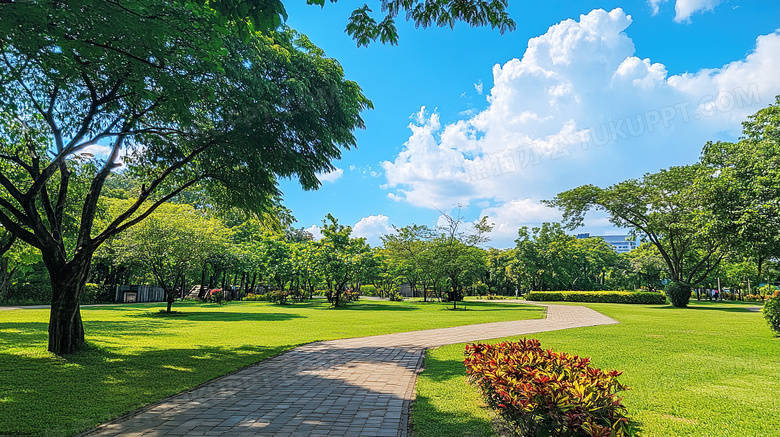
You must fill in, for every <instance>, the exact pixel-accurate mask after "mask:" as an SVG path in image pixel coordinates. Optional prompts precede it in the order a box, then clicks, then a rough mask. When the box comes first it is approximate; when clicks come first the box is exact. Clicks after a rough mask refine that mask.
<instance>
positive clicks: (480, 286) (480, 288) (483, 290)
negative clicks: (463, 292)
mask: <svg viewBox="0 0 780 437" xmlns="http://www.w3.org/2000/svg"><path fill="white" fill-rule="evenodd" d="M488 292H490V287H488V286H487V285H486V284H485V283H483V282H482V281H477V282H476V283H475V284H474V293H475V294H476V295H478V296H482V295H483V294H488Z"/></svg>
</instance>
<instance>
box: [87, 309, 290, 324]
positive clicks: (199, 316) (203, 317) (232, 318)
mask: <svg viewBox="0 0 780 437" xmlns="http://www.w3.org/2000/svg"><path fill="white" fill-rule="evenodd" d="M127 317H132V318H138V319H150V320H163V321H164V320H187V321H193V322H246V321H258V322H279V321H284V320H291V319H302V318H306V316H301V315H299V314H290V313H243V312H232V311H212V310H208V311H186V310H182V311H177V312H176V313H173V314H166V313H164V312H159V311H149V312H138V313H137V314H128V315H127ZM101 323H103V322H101Z"/></svg>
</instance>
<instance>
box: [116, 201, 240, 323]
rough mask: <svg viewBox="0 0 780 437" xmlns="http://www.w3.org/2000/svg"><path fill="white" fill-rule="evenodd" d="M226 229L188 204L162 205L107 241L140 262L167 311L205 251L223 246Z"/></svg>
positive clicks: (127, 258)
mask: <svg viewBox="0 0 780 437" xmlns="http://www.w3.org/2000/svg"><path fill="white" fill-rule="evenodd" d="M228 237H229V231H228V230H227V228H225V227H224V226H223V225H222V223H221V222H220V221H218V220H216V219H213V218H207V217H204V216H203V215H202V214H201V213H199V212H198V211H196V210H194V209H193V208H192V207H191V206H189V205H173V204H169V205H163V206H161V207H160V208H159V209H158V210H157V211H155V213H154V214H152V215H150V216H149V218H148V219H147V220H144V221H143V222H142V223H139V224H138V225H137V226H134V227H133V228H131V229H130V230H128V231H127V232H126V233H124V234H123V235H122V236H121V237H120V238H117V239H116V240H115V241H112V242H111V243H109V246H113V248H114V249H115V251H116V253H117V255H118V256H119V257H120V259H122V260H124V261H125V262H127V263H132V262H136V263H138V264H140V265H141V266H142V267H143V268H144V269H145V270H146V271H147V272H149V273H150V274H151V275H152V277H153V278H154V280H155V282H156V283H157V284H159V285H160V287H162V289H163V291H164V292H165V296H166V301H167V302H168V306H167V312H169V313H170V312H171V306H172V305H173V302H174V300H175V299H176V298H177V297H178V295H179V294H180V292H181V291H182V290H183V289H184V288H185V284H186V282H187V278H188V276H189V277H190V278H192V277H194V276H195V275H197V273H198V272H199V270H200V267H201V266H202V265H203V263H204V262H205V261H206V258H207V257H208V256H209V254H211V253H214V252H220V251H224V250H226V249H227V241H228Z"/></svg>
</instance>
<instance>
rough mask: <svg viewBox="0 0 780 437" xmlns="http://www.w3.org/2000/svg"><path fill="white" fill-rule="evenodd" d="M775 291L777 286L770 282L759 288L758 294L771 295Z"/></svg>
mask: <svg viewBox="0 0 780 437" xmlns="http://www.w3.org/2000/svg"><path fill="white" fill-rule="evenodd" d="M774 293H775V287H774V286H772V285H769V284H767V285H764V286H763V287H759V288H758V294H760V295H764V296H770V297H771V296H772V295H773V294H774Z"/></svg>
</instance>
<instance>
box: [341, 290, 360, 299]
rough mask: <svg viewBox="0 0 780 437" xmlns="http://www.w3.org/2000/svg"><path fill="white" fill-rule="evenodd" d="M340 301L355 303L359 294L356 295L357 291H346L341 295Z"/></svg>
mask: <svg viewBox="0 0 780 437" xmlns="http://www.w3.org/2000/svg"><path fill="white" fill-rule="evenodd" d="M341 299H342V300H343V301H344V302H355V301H357V300H358V299H360V293H358V292H357V291H354V290H352V291H350V290H347V291H345V292H344V294H342V295H341Z"/></svg>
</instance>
